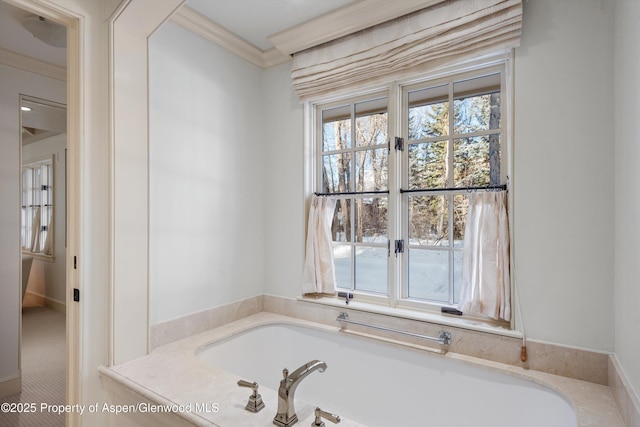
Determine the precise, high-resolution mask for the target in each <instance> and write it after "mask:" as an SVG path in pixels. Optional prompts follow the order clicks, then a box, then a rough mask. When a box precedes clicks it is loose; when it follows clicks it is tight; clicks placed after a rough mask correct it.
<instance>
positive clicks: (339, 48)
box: [292, 0, 522, 99]
mask: <svg viewBox="0 0 640 427" xmlns="http://www.w3.org/2000/svg"><path fill="white" fill-rule="evenodd" d="M521 28H522V0H450V1H445V2H443V3H439V4H437V5H434V6H431V7H428V8H426V9H422V10H420V11H417V12H414V13H412V14H409V15H406V16H403V17H400V18H397V19H394V20H391V21H388V22H385V23H383V24H379V25H376V26H374V27H371V28H368V29H366V30H362V31H360V32H357V33H355V34H352V35H349V36H345V37H342V38H340V39H337V40H334V41H331V42H328V43H325V44H322V45H320V46H316V47H313V48H310V49H307V50H305V51H302V52H299V53H296V54H294V56H293V67H292V83H293V88H294V90H295V92H296V93H297V94H298V96H299V97H300V98H302V99H305V98H309V97H312V96H317V95H319V94H322V93H326V92H330V91H336V90H340V89H344V88H346V87H351V86H354V85H361V84H363V83H365V82H376V81H379V80H384V79H389V78H393V79H397V78H402V77H404V76H407V75H409V74H413V73H416V72H426V71H429V70H430V69H435V68H438V67H441V66H444V65H451V64H454V63H457V62H463V61H466V60H469V59H473V58H476V57H480V56H484V55H487V54H491V53H498V52H503V51H507V50H509V49H512V48H514V47H516V46H518V45H519V44H520V32H521Z"/></svg>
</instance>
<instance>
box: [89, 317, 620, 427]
mask: <svg viewBox="0 0 640 427" xmlns="http://www.w3.org/2000/svg"><path fill="white" fill-rule="evenodd" d="M274 322H275V323H293V324H301V325H313V326H314V327H320V328H322V329H327V330H337V329H338V328H337V327H335V328H334V327H329V326H324V325H318V324H311V323H309V322H306V321H303V320H299V319H294V318H290V317H285V316H281V315H277V314H273V313H267V312H262V313H258V314H255V315H252V316H249V317H247V318H244V319H241V320H238V321H236V322H232V323H229V324H227V325H225V326H222V327H219V328H216V329H213V330H210V331H207V332H204V333H201V334H198V335H194V336H192V337H188V338H185V339H183V340H180V341H177V342H174V343H171V344H167V345H165V346H162V347H159V348H157V349H155V350H154V351H153V352H152V353H151V354H149V355H147V356H144V357H141V358H138V359H135V360H132V361H130V362H127V363H124V364H121V365H117V366H114V367H111V368H102V369H101V371H100V372H101V375H102V376H103V378H104V381H105V385H107V388H111V389H112V390H113V387H125V388H126V389H128V390H130V391H131V392H133V393H135V394H136V395H137V396H140V397H142V398H144V399H145V400H147V401H149V402H153V403H154V404H173V405H182V407H179V408H177V409H178V410H179V412H178V414H177V415H178V416H179V417H180V420H181V421H184V422H185V425H189V424H192V425H198V426H220V427H245V426H246V427H256V426H265V427H267V426H272V425H273V424H272V420H273V417H274V415H275V412H276V408H277V393H276V390H273V389H270V388H268V387H266V386H263V385H260V389H259V393H260V394H261V395H262V398H263V400H264V403H265V405H266V407H265V408H264V409H263V410H262V411H260V412H258V413H255V414H254V413H250V412H248V411H246V410H244V405H245V404H246V402H247V399H248V397H249V394H250V390H249V389H246V388H241V387H238V386H237V384H236V382H237V381H238V380H239V379H246V380H249V381H252V379H251V378H240V377H238V376H236V375H233V374H231V373H228V372H226V371H223V370H221V369H217V368H213V367H211V366H210V365H208V364H206V363H204V362H203V361H202V360H200V359H199V358H197V357H196V355H195V354H196V349H198V348H200V347H202V346H204V345H206V344H207V343H210V342H212V341H215V340H219V339H222V338H226V337H229V336H232V335H234V334H236V333H238V332H239V331H242V330H245V329H247V328H249V327H253V326H258V325H263V324H269V323H274ZM439 357H447V358H452V359H456V360H459V361H460V362H462V363H470V364H474V365H480V366H483V367H485V368H489V369H493V370H497V371H500V372H504V373H508V374H510V375H514V376H517V377H520V378H525V379H528V380H530V381H533V382H535V383H538V384H541V385H543V386H546V387H549V388H551V389H553V390H555V391H556V392H558V393H560V394H561V395H563V396H564V397H565V398H566V399H567V400H568V401H570V402H571V404H572V405H573V407H574V409H575V412H576V417H577V425H578V426H580V427H596V426H608V427H624V423H623V421H622V418H621V416H620V413H619V411H618V408H617V406H616V404H615V402H614V399H613V396H612V393H611V391H610V389H609V387H607V386H603V385H599V384H594V383H590V382H586V381H581V380H575V379H571V378H566V377H561V376H558V375H552V374H548V373H544V372H539V371H533V370H524V369H522V368H519V367H515V366H509V365H504V364H501V363H496V362H490V361H486V360H482V359H477V358H473V357H468V356H463V355H459V354H454V353H448V354H446V355H444V356H439ZM109 384H111V385H109ZM112 395H113V393H112ZM114 403H117V402H114ZM320 406H322V404H321V402H320ZM143 408H145V409H146V408H148V407H143ZM151 409H153V407H152V408H151ZM314 409H315V402H314V404H313V405H312V404H311V403H308V402H303V401H301V400H298V399H296V412H297V414H298V418H299V421H298V423H297V425H301V426H304V425H311V424H312V422H313V420H314V417H313V411H314ZM323 409H325V410H327V411H329V412H331V408H323ZM187 410H190V411H187ZM338 415H340V414H338ZM111 416H112V417H113V416H114V415H111ZM118 416H126V414H124V415H123V414H120V415H118ZM173 423H174V424H175V420H174V422H173ZM325 423H326V425H327V426H329V425H331V423H330V422H328V421H326V422H325ZM339 425H340V426H343V427H364V425H363V424H360V423H357V422H354V421H352V420H349V419H346V418H343V417H341V423H340V424H339Z"/></svg>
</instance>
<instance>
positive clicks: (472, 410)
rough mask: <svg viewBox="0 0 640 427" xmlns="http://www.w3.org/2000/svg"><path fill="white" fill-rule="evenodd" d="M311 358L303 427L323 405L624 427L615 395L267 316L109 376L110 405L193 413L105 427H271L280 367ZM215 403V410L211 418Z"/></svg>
mask: <svg viewBox="0 0 640 427" xmlns="http://www.w3.org/2000/svg"><path fill="white" fill-rule="evenodd" d="M455 339H456V337H455V335H454V336H453V340H455ZM436 347H437V346H436ZM313 359H320V360H322V361H324V362H326V364H327V366H328V367H327V370H326V371H325V372H323V373H320V372H313V373H312V374H311V375H309V376H308V377H307V378H305V379H304V380H303V381H302V382H301V383H300V385H299V387H298V388H297V391H296V400H295V408H296V412H297V414H298V418H299V421H298V423H297V424H296V425H300V426H308V425H311V423H312V421H313V409H314V408H315V407H316V406H320V407H321V408H322V409H324V410H326V411H329V412H333V413H335V414H338V415H340V416H341V418H342V422H341V423H340V424H339V426H340V427H375V426H384V427H416V426H420V427H421V426H456V427H463V426H473V427H482V426H491V427H500V426H505V427H506V426H508V427H512V426H518V427H521V426H536V427H537V426H545V427H548V426H561V427H573V426H578V427H593V426H604V425H606V426H607V427H614V426H615V427H621V426H623V423H622V422H621V420H620V416H619V412H618V410H617V408H616V405H615V402H614V401H613V399H612V396H611V392H610V390H609V388H608V387H607V386H603V385H599V384H594V383H588V382H585V381H579V380H574V379H570V378H566V377H561V376H557V375H552V374H548V373H544V372H539V371H533V370H530V371H528V370H524V369H522V368H520V367H517V366H508V365H504V364H501V363H497V362H489V361H486V360H481V359H476V358H472V357H469V356H463V355H459V354H454V353H447V354H446V355H440V354H434V353H432V352H428V351H424V350H418V349H414V348H411V347H406V346H400V345H392V344H388V343H384V342H381V341H379V340H374V339H368V338H362V337H358V336H353V335H350V334H345V333H344V332H339V327H338V326H326V325H322V324H318V323H314V322H307V321H303V320H299V319H294V318H291V317H286V316H281V315H277V314H273V313H266V312H262V313H258V314H254V315H252V316H249V317H246V318H244V319H241V320H238V321H235V322H231V323H228V324H226V325H224V326H221V327H218V328H215V329H211V330H209V331H207V332H203V333H201V334H198V335H194V336H191V337H188V338H185V339H183V340H180V341H177V342H173V343H171V344H167V345H165V346H162V347H159V348H157V349H155V350H154V351H153V352H151V353H150V354H148V355H147V356H144V357H141V358H138V359H135V360H132V361H129V362H126V363H123V364H120V365H117V366H112V367H108V368H107V367H102V368H101V369H100V373H101V376H102V380H103V384H104V386H105V389H106V390H107V392H108V396H109V397H110V399H111V401H112V402H113V403H116V404H127V405H130V404H134V403H137V402H151V403H160V404H170V405H182V407H185V408H190V409H193V410H190V411H185V412H178V413H176V414H150V413H148V412H147V413H128V414H119V415H113V414H111V415H110V416H109V421H107V425H113V426H118V427H122V426H126V425H143V426H146V425H154V426H159V425H166V426H172V427H175V426H191V425H197V426H220V427H259V426H262V427H270V426H272V425H273V424H272V420H273V417H274V416H275V413H276V410H277V400H278V399H277V389H278V385H279V383H280V380H281V379H282V369H283V368H285V367H286V368H288V369H289V371H290V372H291V371H293V370H294V369H296V368H298V367H299V366H301V365H302V364H304V363H307V362H309V361H311V360H313ZM239 379H245V380H248V381H257V382H258V383H259V384H260V389H259V392H260V394H261V395H262V397H263V399H264V403H265V404H266V407H265V408H264V409H263V410H262V411H260V412H258V413H255V414H254V413H250V412H248V411H246V410H244V405H245V404H246V403H247V398H248V397H249V394H250V393H251V391H250V390H248V389H246V388H240V387H238V386H237V385H236V382H237V381H238V380H239ZM213 403H215V407H216V410H215V411H210V410H208V409H211V405H212V404H213ZM198 408H200V409H198ZM126 421H131V424H127V422H126ZM326 425H327V427H329V426H331V425H332V424H331V423H329V422H327V423H326Z"/></svg>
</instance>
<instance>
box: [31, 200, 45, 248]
mask: <svg viewBox="0 0 640 427" xmlns="http://www.w3.org/2000/svg"><path fill="white" fill-rule="evenodd" d="M41 215H42V214H41V210H40V208H39V207H37V208H35V210H34V214H33V221H32V222H31V252H33V253H37V252H40V228H41V226H40V224H41V222H40V221H41Z"/></svg>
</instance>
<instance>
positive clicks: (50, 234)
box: [42, 214, 53, 255]
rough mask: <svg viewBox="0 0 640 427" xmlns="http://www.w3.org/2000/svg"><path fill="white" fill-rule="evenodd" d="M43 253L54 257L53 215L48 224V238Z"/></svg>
mask: <svg viewBox="0 0 640 427" xmlns="http://www.w3.org/2000/svg"><path fill="white" fill-rule="evenodd" d="M42 253H43V254H45V255H53V214H51V216H49V224H47V237H46V239H44V247H43V248H42Z"/></svg>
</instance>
